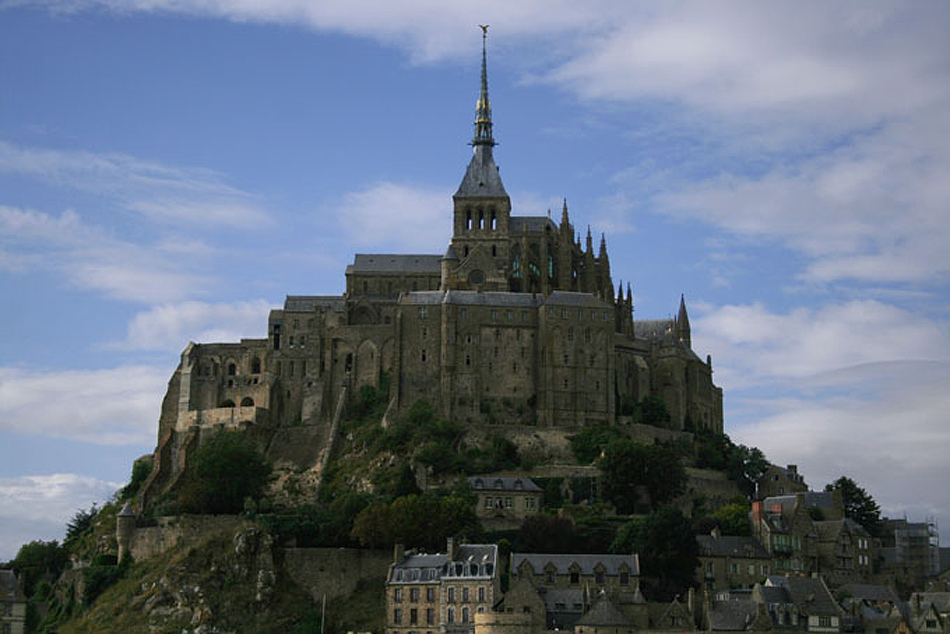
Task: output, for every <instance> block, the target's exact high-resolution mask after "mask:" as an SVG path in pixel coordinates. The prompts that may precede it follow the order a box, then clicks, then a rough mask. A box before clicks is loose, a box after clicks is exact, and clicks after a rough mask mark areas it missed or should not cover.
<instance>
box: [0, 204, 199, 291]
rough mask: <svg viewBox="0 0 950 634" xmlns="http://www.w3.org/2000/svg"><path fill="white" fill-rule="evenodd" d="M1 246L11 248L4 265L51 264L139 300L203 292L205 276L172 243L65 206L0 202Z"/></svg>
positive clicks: (84, 283) (95, 286)
mask: <svg viewBox="0 0 950 634" xmlns="http://www.w3.org/2000/svg"><path fill="white" fill-rule="evenodd" d="M0 246H6V247H7V248H9V249H10V251H9V252H8V253H7V255H6V256H5V257H4V258H2V259H0V264H3V261H9V262H10V265H9V266H7V267H5V268H7V269H9V270H13V271H23V270H26V269H29V268H33V267H41V268H49V269H52V270H54V271H56V272H58V273H60V274H61V275H63V276H65V277H66V278H67V279H68V280H69V281H70V283H72V284H73V285H74V286H76V287H77V288H83V289H91V290H95V291H98V292H102V293H105V294H106V295H108V296H110V297H113V298H116V299H121V300H129V301H135V302H153V301H167V300H173V299H180V298H182V297H187V296H190V295H194V294H197V293H200V292H202V291H203V290H204V289H205V288H206V287H207V285H208V279H207V277H206V276H205V275H204V274H202V273H196V272H193V271H191V270H188V269H186V268H185V265H186V264H187V263H188V262H193V261H194V260H195V258H200V257H202V256H203V254H204V253H205V251H204V250H201V249H196V250H195V251H194V252H193V253H191V254H189V255H190V256H191V257H190V258H189V259H183V258H181V257H180V255H181V254H180V251H179V249H178V248H177V247H175V246H173V245H171V244H170V243H160V244H153V245H146V244H136V243H132V242H127V241H125V240H121V239H119V238H116V237H114V236H112V235H111V234H109V233H108V232H106V231H104V230H102V229H100V228H99V227H96V226H92V225H87V224H86V223H84V222H83V221H82V219H81V218H80V216H79V214H77V213H76V212H75V211H72V210H66V211H64V212H63V213H62V214H60V215H59V216H54V215H51V214H46V213H42V212H38V211H33V210H23V209H17V208H13V207H5V206H3V205H0Z"/></svg>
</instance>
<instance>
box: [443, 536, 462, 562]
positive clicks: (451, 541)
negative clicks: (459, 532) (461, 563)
mask: <svg viewBox="0 0 950 634" xmlns="http://www.w3.org/2000/svg"><path fill="white" fill-rule="evenodd" d="M445 553H446V555H448V559H449V561H454V560H455V558H456V557H457V556H458V554H459V545H458V542H456V540H455V538H454V537H449V538H448V539H446V540H445Z"/></svg>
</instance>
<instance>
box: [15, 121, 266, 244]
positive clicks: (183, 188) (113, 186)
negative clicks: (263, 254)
mask: <svg viewBox="0 0 950 634" xmlns="http://www.w3.org/2000/svg"><path fill="white" fill-rule="evenodd" d="M0 172H6V173H10V174H16V175H18V176H22V177H31V178H36V179H40V180H42V181H44V182H47V183H51V184H53V185H57V186H61V187H68V188H72V189H78V190H81V191H86V192H91V193H94V194H97V195H100V196H104V197H106V198H108V199H110V200H113V201H115V203H116V204H117V205H119V206H121V207H123V208H125V209H129V210H132V211H135V212H138V213H140V214H142V215H143V216H145V217H148V218H150V219H152V220H155V221H158V222H160V223H162V224H174V225H179V226H182V225H184V226H188V227H189V228H193V227H194V226H195V225H199V226H205V227H208V226H214V227H231V228H237V229H251V228H256V227H261V226H264V225H267V224H268V223H269V222H270V219H269V217H268V216H267V215H266V214H265V213H264V212H263V211H262V210H261V209H260V208H259V206H258V204H257V202H256V201H255V200H254V197H253V196H251V195H250V194H248V193H246V192H244V191H241V190H239V189H237V188H235V187H232V186H230V185H228V184H227V183H225V182H224V178H223V176H222V175H221V174H218V173H216V172H214V171H212V170H208V169H203V168H180V167H172V166H168V165H163V164H161V163H157V162H154V161H144V160H141V159H138V158H135V157H132V156H128V155H125V154H119V153H94V152H84V151H77V150H53V149H47V148H35V147H20V146H16V145H13V144H12V143H8V142H6V141H2V140H0Z"/></svg>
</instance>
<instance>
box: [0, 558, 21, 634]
mask: <svg viewBox="0 0 950 634" xmlns="http://www.w3.org/2000/svg"><path fill="white" fill-rule="evenodd" d="M25 631H26V596H24V594H23V588H22V587H21V586H20V580H19V579H18V578H17V576H16V573H15V572H13V571H12V570H0V632H2V634H23V633H24V632H25Z"/></svg>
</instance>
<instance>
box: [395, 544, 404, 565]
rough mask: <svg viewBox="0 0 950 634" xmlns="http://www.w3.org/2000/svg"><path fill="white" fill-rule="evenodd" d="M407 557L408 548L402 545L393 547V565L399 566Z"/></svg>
mask: <svg viewBox="0 0 950 634" xmlns="http://www.w3.org/2000/svg"><path fill="white" fill-rule="evenodd" d="M405 557H406V547H405V546H403V545H402V544H396V545H394V546H393V563H394V564H398V563H400V562H401V561H402V560H403V559H405Z"/></svg>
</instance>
